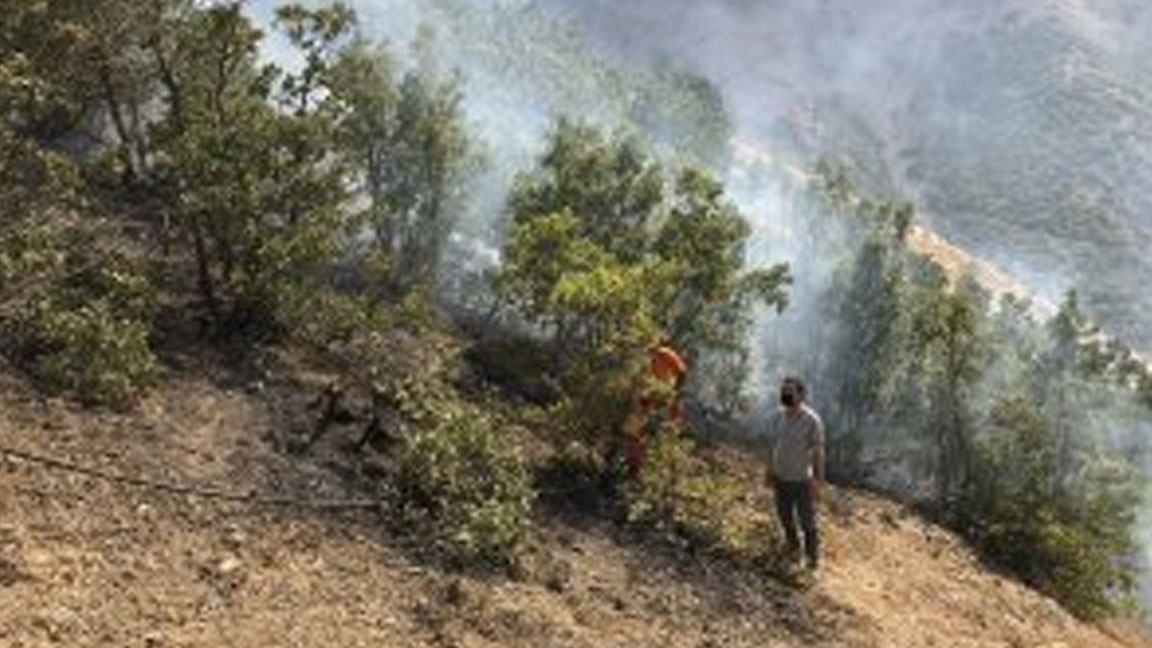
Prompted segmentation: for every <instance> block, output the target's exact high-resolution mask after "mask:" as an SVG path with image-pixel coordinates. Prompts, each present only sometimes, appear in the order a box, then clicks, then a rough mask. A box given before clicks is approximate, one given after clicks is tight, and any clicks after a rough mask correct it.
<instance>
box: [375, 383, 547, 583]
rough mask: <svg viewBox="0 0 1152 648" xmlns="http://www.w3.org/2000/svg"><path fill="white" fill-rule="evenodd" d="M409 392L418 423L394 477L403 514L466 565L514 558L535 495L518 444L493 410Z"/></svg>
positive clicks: (436, 543) (403, 450)
mask: <svg viewBox="0 0 1152 648" xmlns="http://www.w3.org/2000/svg"><path fill="white" fill-rule="evenodd" d="M411 397H412V398H414V399H418V401H416V402H411V403H410V406H411V407H414V408H416V411H417V414H416V416H417V418H418V419H419V420H420V424H419V427H418V429H416V430H415V431H414V433H413V434H412V435H411V436H409V437H408V438H406V439H405V442H404V447H403V449H402V450H401V452H400V468H399V475H398V478H397V484H396V486H397V489H398V491H399V494H400V500H399V505H400V508H401V511H402V513H403V515H404V517H405V519H406V520H407V521H408V522H409V523H411V524H412V525H414V527H415V528H416V529H417V530H418V531H419V532H420V533H422V534H423V535H425V536H426V537H427V538H428V539H429V541H430V542H431V543H432V544H433V545H434V546H435V547H437V548H438V549H440V550H441V551H443V552H444V553H445V554H446V555H447V556H448V557H449V558H451V559H453V560H455V561H457V562H458V563H460V564H464V565H490V566H498V565H506V564H508V563H509V561H511V560H513V559H514V558H515V555H516V552H517V550H518V548H519V547H520V544H521V542H522V541H523V540H524V538H525V534H526V533H527V530H528V524H529V514H530V512H531V505H532V501H533V499H534V492H533V490H532V487H531V482H530V479H529V474H528V471H527V469H526V466H525V463H524V460H523V458H522V457H521V455H520V451H519V450H518V448H517V447H516V446H515V445H514V444H513V442H512V441H511V440H510V439H509V438H508V437H507V436H506V435H505V434H503V433H502V431H501V430H500V428H499V424H498V422H497V421H496V420H494V419H493V418H492V416H491V415H490V414H489V413H487V412H484V411H480V410H479V409H477V408H475V407H471V406H467V405H463V404H461V403H459V402H453V401H452V400H451V399H445V398H437V397H435V396H434V395H430V394H429V393H427V392H426V391H425V392H424V393H422V394H413V395H412V396H411Z"/></svg>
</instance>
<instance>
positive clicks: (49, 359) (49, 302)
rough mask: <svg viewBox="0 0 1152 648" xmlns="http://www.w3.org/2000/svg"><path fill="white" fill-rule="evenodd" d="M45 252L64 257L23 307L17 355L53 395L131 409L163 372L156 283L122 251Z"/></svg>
mask: <svg viewBox="0 0 1152 648" xmlns="http://www.w3.org/2000/svg"><path fill="white" fill-rule="evenodd" d="M42 250H43V251H42V252H41V256H44V255H47V256H51V257H53V258H55V259H56V262H55V264H54V268H53V273H54V274H55V275H56V276H55V277H52V276H48V277H41V278H39V279H40V283H38V284H37V285H38V287H39V288H40V291H39V294H38V295H36V296H35V297H32V298H30V299H28V300H27V301H24V302H18V307H17V308H16V315H15V316H14V318H13V320H14V321H13V322H12V323H11V325H12V327H13V329H14V330H15V331H16V332H17V335H16V336H15V337H16V345H15V347H14V348H12V349H10V351H15V352H16V353H17V355H18V360H19V361H20V363H21V364H22V366H24V367H25V368H26V369H27V370H28V371H29V372H30V373H32V374H33V375H34V376H35V377H36V378H37V379H38V380H39V381H40V382H41V385H42V386H43V387H44V388H45V389H47V390H49V391H51V392H61V393H63V392H69V393H71V394H72V395H74V396H75V397H76V398H78V399H79V400H81V401H83V402H85V403H88V404H102V405H111V406H115V407H126V406H128V405H130V404H131V403H132V401H133V400H134V399H135V398H136V397H138V396H139V395H140V393H141V392H142V391H143V390H144V389H145V388H146V386H147V384H148V383H149V381H150V380H151V379H152V378H153V377H154V376H155V373H156V370H157V362H156V358H155V356H154V355H153V353H152V350H151V347H150V337H151V333H152V328H151V324H150V319H151V316H152V314H153V311H154V295H153V292H152V286H151V283H150V282H149V280H148V279H147V277H146V276H144V275H143V274H142V273H140V272H138V271H137V270H136V268H135V267H134V266H133V264H132V263H131V262H130V261H129V260H127V259H126V258H125V257H123V256H120V255H117V254H111V253H101V252H96V253H95V254H92V253H91V252H90V251H89V250H85V249H83V246H82V245H80V244H77V243H74V244H73V245H72V246H71V247H70V248H68V249H67V250H64V249H60V248H55V247H53V246H45V247H43V248H42ZM73 268H75V269H73Z"/></svg>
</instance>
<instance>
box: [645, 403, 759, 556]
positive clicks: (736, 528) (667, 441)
mask: <svg viewBox="0 0 1152 648" xmlns="http://www.w3.org/2000/svg"><path fill="white" fill-rule="evenodd" d="M645 450H646V452H645V455H646V460H645V464H644V471H643V473H642V475H641V479H640V483H639V484H636V485H634V486H633V487H632V488H631V489H630V491H629V493H628V495H627V497H628V516H629V520H630V521H631V522H632V523H633V524H639V525H641V526H646V527H648V528H652V529H656V530H658V531H660V532H663V533H666V534H668V537H669V538H671V539H673V540H675V541H677V542H678V543H682V544H685V545H687V547H689V548H690V549H691V550H693V551H696V552H704V553H709V554H711V555H714V556H716V557H718V558H723V559H726V560H731V561H734V562H738V563H744V564H749V563H758V562H759V563H763V562H765V561H766V559H767V558H768V557H769V555H770V554H771V553H772V552H773V550H774V547H775V544H777V543H774V542H773V540H772V537H771V532H770V525H769V524H768V520H767V518H764V517H762V516H761V517H758V516H755V515H752V512H751V511H750V510H747V508H746V507H744V506H743V505H744V498H745V494H746V484H745V483H744V482H742V481H741V480H740V478H739V477H737V476H734V475H731V474H727V473H725V472H724V471H719V470H716V469H714V468H713V467H711V466H709V465H708V463H707V462H706V461H705V460H704V459H703V458H702V457H701V456H700V454H699V453H698V452H696V450H695V448H694V444H693V442H692V440H691V439H690V438H689V437H687V436H686V435H685V434H684V432H683V429H682V428H681V427H680V426H678V425H674V424H666V425H664V426H663V427H662V428H661V429H660V430H658V431H657V433H656V434H655V435H653V436H652V437H650V439H649V442H648V445H647V447H646V449H645Z"/></svg>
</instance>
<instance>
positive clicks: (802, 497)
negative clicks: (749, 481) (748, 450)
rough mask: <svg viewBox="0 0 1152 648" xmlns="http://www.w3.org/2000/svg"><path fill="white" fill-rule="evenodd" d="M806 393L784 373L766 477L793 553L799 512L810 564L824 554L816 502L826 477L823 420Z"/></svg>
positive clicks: (770, 433) (771, 427)
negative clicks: (811, 404) (821, 546)
mask: <svg viewBox="0 0 1152 648" xmlns="http://www.w3.org/2000/svg"><path fill="white" fill-rule="evenodd" d="M805 395H806V390H805V388H804V383H803V382H801V381H800V379H799V378H794V377H788V378H785V379H784V381H783V383H781V385H780V405H781V408H780V410H779V411H777V412H776V413H775V414H774V415H773V416H772V418H770V419H769V420H768V439H769V447H770V449H771V454H770V456H769V460H768V470H767V475H766V477H767V482H768V484H769V486H771V487H773V488H775V490H776V513H777V515H778V516H779V517H780V526H781V527H783V529H784V538H785V541H786V542H787V547H788V553H789V556H793V557H796V556H799V554H800V538H799V534H798V533H797V530H796V521H797V517H799V522H800V529H801V530H802V531H803V532H804V553H805V554H806V555H807V557H808V567H809V568H810V569H816V567H817V565H818V564H819V560H820V536H819V533H818V532H817V529H816V502H817V501H819V499H820V491H821V488H822V485H823V483H824V423H823V422H822V421H821V420H820V416H819V415H818V414H816V412H815V411H813V410H812V408H811V407H808V405H807V404H806V403H805V402H804V397H805Z"/></svg>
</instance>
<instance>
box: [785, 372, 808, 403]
mask: <svg viewBox="0 0 1152 648" xmlns="http://www.w3.org/2000/svg"><path fill="white" fill-rule="evenodd" d="M784 385H792V387H793V388H794V389H795V390H796V393H797V394H799V395H800V398H804V397H805V396H807V395H808V388H807V387H805V386H804V381H803V380H800V379H799V378H797V377H796V376H787V377H785V378H784V380H783V381H781V382H780V387H781V388H783V387H784Z"/></svg>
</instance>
